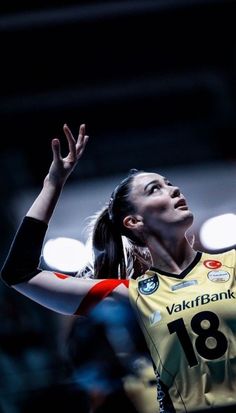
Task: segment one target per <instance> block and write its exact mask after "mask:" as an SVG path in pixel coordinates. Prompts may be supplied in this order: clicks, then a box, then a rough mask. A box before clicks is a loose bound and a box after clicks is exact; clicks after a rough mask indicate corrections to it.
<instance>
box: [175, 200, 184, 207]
mask: <svg viewBox="0 0 236 413" xmlns="http://www.w3.org/2000/svg"><path fill="white" fill-rule="evenodd" d="M180 207H185V208H187V204H186V201H185V199H184V198H181V199H179V200H178V202H176V204H175V208H180Z"/></svg>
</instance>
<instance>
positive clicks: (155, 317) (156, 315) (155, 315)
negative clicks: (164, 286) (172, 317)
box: [149, 310, 162, 326]
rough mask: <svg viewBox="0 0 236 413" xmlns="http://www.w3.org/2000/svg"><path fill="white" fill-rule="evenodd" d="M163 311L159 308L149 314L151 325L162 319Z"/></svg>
mask: <svg viewBox="0 0 236 413" xmlns="http://www.w3.org/2000/svg"><path fill="white" fill-rule="evenodd" d="M161 318H162V317H161V312H160V311H159V310H157V311H155V312H154V313H152V314H151V315H150V316H149V322H150V325H151V326H154V325H155V324H157V323H159V321H161Z"/></svg>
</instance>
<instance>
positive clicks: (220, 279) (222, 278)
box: [207, 270, 230, 283]
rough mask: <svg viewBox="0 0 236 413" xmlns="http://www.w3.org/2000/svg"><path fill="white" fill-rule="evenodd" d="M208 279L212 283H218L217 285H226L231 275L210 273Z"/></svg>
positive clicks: (220, 272) (216, 272)
mask: <svg viewBox="0 0 236 413" xmlns="http://www.w3.org/2000/svg"><path fill="white" fill-rule="evenodd" d="M207 277H208V278H209V280H210V281H213V282H217V283H224V282H226V281H228V280H229V278H230V274H229V273H228V272H227V271H223V270H221V271H210V272H209V273H208V274H207Z"/></svg>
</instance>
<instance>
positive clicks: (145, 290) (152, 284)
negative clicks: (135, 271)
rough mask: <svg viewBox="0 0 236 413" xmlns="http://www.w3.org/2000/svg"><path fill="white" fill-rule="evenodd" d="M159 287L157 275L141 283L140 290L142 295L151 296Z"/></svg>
mask: <svg viewBox="0 0 236 413" xmlns="http://www.w3.org/2000/svg"><path fill="white" fill-rule="evenodd" d="M158 287H159V280H158V276H157V274H154V275H153V276H152V277H149V278H146V279H145V280H142V281H139V283H138V290H139V292H140V293H141V294H145V295H149V294H153V293H154V292H155V291H156V290H157V289H158Z"/></svg>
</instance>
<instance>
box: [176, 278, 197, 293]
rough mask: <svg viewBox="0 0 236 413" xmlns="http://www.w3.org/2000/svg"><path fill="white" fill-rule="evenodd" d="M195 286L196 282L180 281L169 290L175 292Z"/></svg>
mask: <svg viewBox="0 0 236 413" xmlns="http://www.w3.org/2000/svg"><path fill="white" fill-rule="evenodd" d="M196 284H198V281H197V280H188V281H182V282H181V283H178V284H175V285H172V287H171V290H172V291H176V290H180V289H181V288H185V287H190V286H191V285H196Z"/></svg>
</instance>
